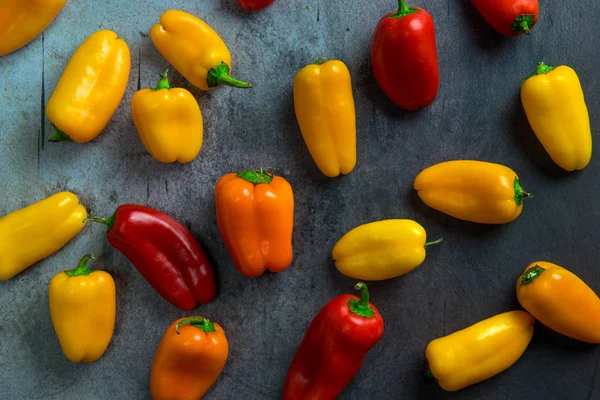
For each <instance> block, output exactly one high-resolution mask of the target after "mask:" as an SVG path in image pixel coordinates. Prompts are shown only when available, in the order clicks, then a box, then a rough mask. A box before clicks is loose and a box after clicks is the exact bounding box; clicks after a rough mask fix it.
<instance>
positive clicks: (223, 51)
mask: <svg viewBox="0 0 600 400" xmlns="http://www.w3.org/2000/svg"><path fill="white" fill-rule="evenodd" d="M150 38H152V43H154V46H156V49H157V50H158V51H159V52H160V54H162V56H163V57H164V58H166V59H167V61H168V62H169V63H170V64H171V65H172V66H173V67H175V69H176V70H177V71H179V72H180V73H181V75H183V76H184V77H185V79H187V80H188V81H190V83H191V84H192V85H194V86H196V87H197V88H198V89H202V90H212V89H215V88H216V87H217V86H219V85H228V86H233V87H238V88H251V87H252V85H251V84H249V83H246V82H242V81H238V80H237V79H234V78H232V77H231V76H229V71H230V69H231V54H230V53H229V49H228V48H227V46H226V45H225V43H224V42H223V39H221V38H220V37H219V35H218V34H217V32H215V31H214V30H213V29H212V28H211V27H210V26H208V24H207V23H206V22H204V21H202V20H201V19H200V18H198V17H196V16H194V15H191V14H188V13H186V12H183V11H177V10H169V11H166V12H165V13H164V14H163V15H162V16H161V17H160V23H159V24H156V25H154V26H153V27H152V29H150Z"/></svg>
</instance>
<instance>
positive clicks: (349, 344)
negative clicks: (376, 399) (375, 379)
mask: <svg viewBox="0 0 600 400" xmlns="http://www.w3.org/2000/svg"><path fill="white" fill-rule="evenodd" d="M355 288H356V289H357V290H361V297H360V299H359V298H358V297H356V296H353V295H349V294H346V295H342V296H338V297H336V298H335V299H333V300H331V301H330V302H329V303H327V305H325V307H323V309H321V311H320V312H319V313H318V314H317V316H316V317H315V318H314V319H313V321H312V322H311V324H310V326H309V327H308V330H307V331H306V334H305V335H304V339H302V343H301V344H300V347H299V348H298V351H297V352H296V355H295V356H294V360H293V361H292V365H291V366H290V369H289V370H288V375H287V379H286V381H285V386H284V388H283V397H282V398H283V400H309V399H310V400H314V399H318V400H334V399H335V398H337V397H338V396H339V394H340V393H341V392H342V390H344V388H345V387H346V386H347V385H348V383H349V382H350V381H351V380H352V378H354V376H355V375H356V373H357V372H358V370H359V369H360V367H361V365H362V363H363V360H364V358H365V356H366V355H367V353H368V352H369V350H370V349H371V348H372V347H373V346H374V345H375V344H376V343H377V342H378V341H379V339H380V338H381V336H382V335H383V318H381V315H380V314H379V311H377V308H376V307H375V306H374V305H373V304H371V303H369V292H368V290H367V286H366V285H365V284H364V283H358V284H357V285H356V286H355Z"/></svg>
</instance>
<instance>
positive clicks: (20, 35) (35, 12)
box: [0, 0, 67, 56]
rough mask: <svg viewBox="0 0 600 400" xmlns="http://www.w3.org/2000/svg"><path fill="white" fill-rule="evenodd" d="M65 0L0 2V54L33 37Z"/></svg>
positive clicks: (49, 21) (6, 52) (48, 22)
mask: <svg viewBox="0 0 600 400" xmlns="http://www.w3.org/2000/svg"><path fill="white" fill-rule="evenodd" d="M65 4H67V0H3V1H1V2H0V26H1V27H2V29H0V56H4V55H6V54H9V53H12V52H13V51H15V50H18V49H20V48H21V47H23V46H25V45H26V44H27V43H29V42H31V41H32V40H33V39H35V38H36V37H37V36H38V35H39V34H40V33H42V31H43V30H44V29H46V27H47V26H48V25H50V23H51V22H52V20H53V19H54V18H55V17H56V16H57V15H58V13H59V12H60V11H61V10H62V9H63V7H64V6H65Z"/></svg>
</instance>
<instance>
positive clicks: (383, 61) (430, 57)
mask: <svg viewBox="0 0 600 400" xmlns="http://www.w3.org/2000/svg"><path fill="white" fill-rule="evenodd" d="M371 63H372V64H373V71H374V72H375V78H377V82H378V83H379V86H381V88H382V89H383V91H384V92H385V94H386V95H387V96H388V97H389V98H390V100H392V101H393V102H394V103H395V104H396V105H397V106H400V107H402V108H405V109H407V110H416V109H417V108H419V107H427V106H429V105H430V104H431V103H432V102H433V100H435V97H436V96H437V93H438V90H439V86H440V71H439V66H438V57H437V49H436V44H435V27H434V24H433V18H432V17H431V15H430V14H429V13H428V12H427V11H425V10H423V9H422V8H419V7H410V8H409V7H408V6H407V5H406V3H405V2H404V0H399V2H398V11H397V12H394V13H390V14H387V15H386V16H384V17H383V18H382V19H381V21H379V24H377V27H376V28H375V35H374V36H373V43H372V44H371Z"/></svg>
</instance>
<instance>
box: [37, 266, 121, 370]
mask: <svg viewBox="0 0 600 400" xmlns="http://www.w3.org/2000/svg"><path fill="white" fill-rule="evenodd" d="M92 257H93V256H91V255H86V256H84V257H83V258H82V259H81V261H80V263H79V266H78V267H77V269H74V270H69V271H63V272H59V273H58V274H57V275H55V276H54V277H53V278H52V280H51V281H50V286H49V288H48V298H49V304H50V316H51V317H52V323H53V325H54V331H55V332H56V336H57V337H58V341H59V342H60V347H61V348H62V351H63V353H64V354H65V357H67V358H68V359H69V360H71V361H73V362H76V363H77V362H82V361H83V362H86V363H89V362H94V361H96V360H97V359H99V358H100V357H102V355H103V354H104V352H105V351H106V348H107V347H108V344H109V343H110V340H111V338H112V335H113V331H114V327H115V315H116V310H117V299H116V289H115V281H114V280H113V278H112V276H110V274H108V273H107V272H104V271H91V270H89V269H87V267H86V264H87V262H88V260H89V259H90V258H92Z"/></svg>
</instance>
